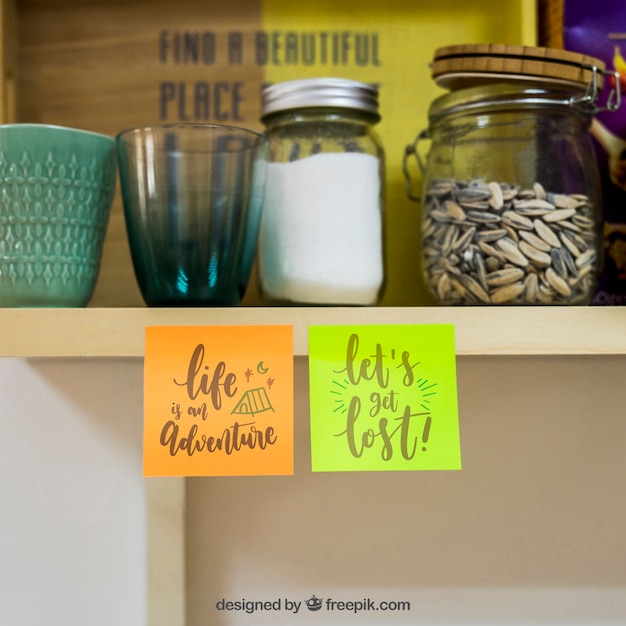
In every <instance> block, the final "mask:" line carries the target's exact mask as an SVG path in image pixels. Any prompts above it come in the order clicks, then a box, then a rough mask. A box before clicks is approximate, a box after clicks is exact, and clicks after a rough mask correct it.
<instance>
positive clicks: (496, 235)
mask: <svg viewBox="0 0 626 626" xmlns="http://www.w3.org/2000/svg"><path fill="white" fill-rule="evenodd" d="M507 232H508V231H506V230H505V229H504V228H496V229H494V230H479V231H476V232H475V233H474V241H475V242H476V243H478V242H479V241H484V242H485V243H493V242H494V241H497V240H498V239H502V237H506V235H507Z"/></svg>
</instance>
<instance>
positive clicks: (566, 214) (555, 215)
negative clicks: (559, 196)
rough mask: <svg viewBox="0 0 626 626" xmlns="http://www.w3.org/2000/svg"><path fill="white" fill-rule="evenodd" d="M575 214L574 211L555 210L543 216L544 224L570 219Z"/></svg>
mask: <svg viewBox="0 0 626 626" xmlns="http://www.w3.org/2000/svg"><path fill="white" fill-rule="evenodd" d="M575 213H576V209H555V210H554V211H551V212H549V213H546V214H545V215H544V216H543V221H544V222H560V221H561V220H566V219H569V218H570V217H572V215H574V214H575Z"/></svg>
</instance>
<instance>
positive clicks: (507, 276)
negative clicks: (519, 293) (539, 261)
mask: <svg viewBox="0 0 626 626" xmlns="http://www.w3.org/2000/svg"><path fill="white" fill-rule="evenodd" d="M522 278H524V270H522V269H519V268H517V267H510V268H507V269H502V270H497V271H495V272H490V273H489V274H487V276H486V279H485V280H486V283H487V285H489V286H490V287H501V286H502V285H508V284H509V283H514V282H517V281H518V280H521V279H522Z"/></svg>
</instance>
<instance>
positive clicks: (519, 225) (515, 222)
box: [502, 211, 533, 230]
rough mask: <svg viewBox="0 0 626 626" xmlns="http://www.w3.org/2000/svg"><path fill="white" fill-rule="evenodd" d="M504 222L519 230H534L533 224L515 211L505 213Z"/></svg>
mask: <svg viewBox="0 0 626 626" xmlns="http://www.w3.org/2000/svg"><path fill="white" fill-rule="evenodd" d="M502 221H503V222H504V223H505V224H507V225H508V226H511V227H512V228H515V229H517V230H532V229H533V223H532V222H531V221H530V220H529V219H528V218H527V217H524V216H523V215H519V214H518V213H516V212H515V211H505V212H504V213H503V214H502Z"/></svg>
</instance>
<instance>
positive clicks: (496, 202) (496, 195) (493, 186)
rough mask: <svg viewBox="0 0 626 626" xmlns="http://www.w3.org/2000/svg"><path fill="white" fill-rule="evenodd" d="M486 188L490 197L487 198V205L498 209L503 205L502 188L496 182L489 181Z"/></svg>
mask: <svg viewBox="0 0 626 626" xmlns="http://www.w3.org/2000/svg"><path fill="white" fill-rule="evenodd" d="M487 188H488V189H489V191H490V192H491V198H489V200H488V202H489V206H490V207H491V208H492V209H495V210H496V211H499V210H500V209H501V208H502V207H503V206H504V195H503V193H502V188H501V187H500V185H498V183H489V184H488V185H487Z"/></svg>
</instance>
